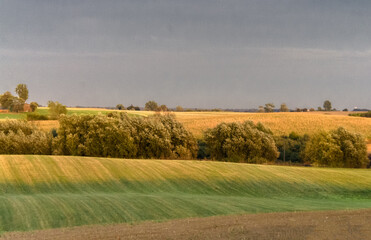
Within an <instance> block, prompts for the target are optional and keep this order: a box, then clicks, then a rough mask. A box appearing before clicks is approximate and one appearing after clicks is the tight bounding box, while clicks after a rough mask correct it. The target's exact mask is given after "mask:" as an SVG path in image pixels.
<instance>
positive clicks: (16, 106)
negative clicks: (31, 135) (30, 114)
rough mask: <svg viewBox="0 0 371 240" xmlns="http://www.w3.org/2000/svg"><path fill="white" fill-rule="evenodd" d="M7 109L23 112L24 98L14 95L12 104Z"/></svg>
mask: <svg viewBox="0 0 371 240" xmlns="http://www.w3.org/2000/svg"><path fill="white" fill-rule="evenodd" d="M9 110H10V111H11V112H23V111H24V100H23V99H22V98H18V97H14V98H13V102H12V105H11V106H10V108H9Z"/></svg>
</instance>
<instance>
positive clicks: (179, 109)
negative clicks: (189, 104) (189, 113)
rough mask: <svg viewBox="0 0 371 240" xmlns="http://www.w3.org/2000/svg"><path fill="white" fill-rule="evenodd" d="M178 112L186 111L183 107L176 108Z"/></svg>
mask: <svg viewBox="0 0 371 240" xmlns="http://www.w3.org/2000/svg"><path fill="white" fill-rule="evenodd" d="M175 110H176V111H177V112H184V109H183V107H182V106H176V109H175Z"/></svg>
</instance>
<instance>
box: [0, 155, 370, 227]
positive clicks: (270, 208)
mask: <svg viewBox="0 0 371 240" xmlns="http://www.w3.org/2000/svg"><path fill="white" fill-rule="evenodd" d="M362 208H371V174H370V171H369V170H367V169H328V168H305V167H283V166H269V165H249V164H234V163H223V162H208V161H182V160H129V159H104V158H84V157H68V156H22V155H4V156H0V213H1V214H0V226H1V231H3V232H9V231H26V230H37V229H49V228H60V227H72V226H81V225H89V224H112V223H135V222H141V221H146V220H154V221H164V220H169V219H178V218H188V217H207V216H215V215H231V214H242V213H266V212H287V211H311V210H331V209H332V210H338V209H362Z"/></svg>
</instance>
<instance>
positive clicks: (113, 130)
mask: <svg viewBox="0 0 371 240" xmlns="http://www.w3.org/2000/svg"><path fill="white" fill-rule="evenodd" d="M53 148H54V154H60V155H78V156H99V157H120V158H161V159H193V158H195V157H196V155H197V142H196V140H195V138H194V137H193V135H192V134H191V133H190V132H188V131H187V130H186V129H185V128H184V127H183V125H182V124H180V123H179V122H177V121H176V120H175V118H174V117H173V116H171V115H154V116H151V117H147V118H144V117H129V116H128V115H127V114H124V113H112V114H109V115H108V116H103V115H98V116H92V115H82V116H77V115H72V116H64V117H62V118H61V119H60V127H59V129H58V132H57V137H56V138H55V139H54V141H53Z"/></svg>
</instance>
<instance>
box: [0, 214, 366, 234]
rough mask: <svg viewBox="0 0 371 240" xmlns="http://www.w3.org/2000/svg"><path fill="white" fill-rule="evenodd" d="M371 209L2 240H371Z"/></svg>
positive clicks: (70, 231)
mask: <svg viewBox="0 0 371 240" xmlns="http://www.w3.org/2000/svg"><path fill="white" fill-rule="evenodd" d="M370 219H371V210H353V211H350V210H348V211H316V212H292V213H266V214H250V215H238V216H218V217H208V218H188V219H183V220H173V221H167V222H161V223H154V222H144V223H140V224H135V225H129V224H115V225H103V226H102V225H98V226H97V225H94V226H85V227H74V228H67V229H65V228H64V229H52V230H42V231H35V232H26V233H7V234H5V235H4V236H3V237H2V238H1V237H0V240H10V239H13V240H18V239H19V240H20V239H29V240H32V239H35V240H36V239H44V240H47V239H52V240H58V239H61V240H62V239H75V240H78V239H81V240H83V239H91V240H94V239H103V240H104V239H140V240H144V239H177V240H178V239H180V240H182V239H184V240H185V239H202V240H204V239H210V240H214V239H251V240H253V239H260V240H264V239H277V240H279V239H282V240H288V239H295V240H296V239H308V240H310V239H312V240H320V239H338V240H341V239H364V240H366V239H371V229H370V228H369V220H370Z"/></svg>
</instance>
